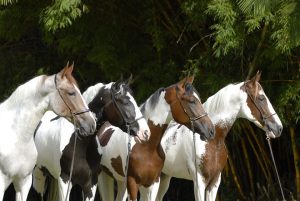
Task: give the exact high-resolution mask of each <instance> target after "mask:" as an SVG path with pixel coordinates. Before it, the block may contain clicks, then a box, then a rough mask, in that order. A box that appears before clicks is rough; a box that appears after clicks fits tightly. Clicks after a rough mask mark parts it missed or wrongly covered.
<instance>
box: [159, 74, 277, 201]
mask: <svg viewBox="0 0 300 201" xmlns="http://www.w3.org/2000/svg"><path fill="white" fill-rule="evenodd" d="M260 75H261V74H260V73H259V72H258V73H257V74H256V75H255V76H254V77H253V78H252V79H251V80H249V81H246V82H241V83H238V84H230V85H227V86H226V87H224V88H223V89H221V90H220V91H218V92H217V93H216V94H215V95H213V96H211V97H209V98H208V100H207V101H206V102H205V103H204V104H203V105H204V108H205V110H206V111H207V112H208V115H209V117H210V118H211V120H212V122H213V123H214V125H215V128H216V136H215V138H214V139H210V140H208V141H207V142H205V141H202V140H201V139H199V138H196V141H195V142H194V141H193V135H192V133H191V132H190V131H189V129H187V128H186V127H185V126H180V125H178V124H176V123H174V124H171V125H170V126H169V128H168V129H167V130H166V132H165V135H164V136H163V139H162V141H161V145H162V147H163V149H164V153H165V155H166V160H165V163H164V167H163V170H162V172H163V173H162V175H161V183H160V187H159V192H158V195H157V199H156V201H162V200H163V196H164V194H165V193H166V191H167V189H168V186H169V182H170V179H171V177H177V178H182V179H188V180H192V181H193V182H194V193H195V200H196V201H214V200H215V199H216V195H217V191H218V187H219V185H220V181H221V172H222V170H223V168H224V166H225V164H226V161H227V149H226V145H225V138H226V136H227V134H228V132H229V130H230V128H231V127H232V125H233V123H234V122H235V120H236V119H237V118H245V119H248V120H249V121H251V122H253V123H254V124H255V125H257V126H258V127H259V128H261V129H263V130H264V131H265V132H266V135H267V136H268V137H270V138H275V137H279V136H280V134H281V131H282V124H281V121H280V119H279V117H278V116H277V114H276V112H275V111H274V109H273V107H272V104H271V103H270V101H269V99H268V97H267V96H266V94H265V93H264V90H263V88H262V86H261V85H260V84H259V82H258V81H259V79H260ZM194 143H195V146H196V147H195V148H196V167H197V169H196V170H195V149H194ZM153 196H155V192H153Z"/></svg>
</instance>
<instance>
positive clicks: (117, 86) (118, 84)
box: [111, 80, 122, 91]
mask: <svg viewBox="0 0 300 201" xmlns="http://www.w3.org/2000/svg"><path fill="white" fill-rule="evenodd" d="M121 83H122V80H117V81H116V82H114V83H113V84H112V86H111V89H112V90H114V91H118V90H119V88H120V85H121Z"/></svg>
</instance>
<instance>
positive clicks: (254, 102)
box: [245, 84, 277, 124]
mask: <svg viewBox="0 0 300 201" xmlns="http://www.w3.org/2000/svg"><path fill="white" fill-rule="evenodd" d="M245 91H246V93H247V95H248V96H249V97H250V99H251V101H252V103H253V104H254V105H255V107H256V108H257V110H258V111H259V113H260V115H261V116H262V119H263V122H264V124H266V121H267V120H268V119H269V118H270V117H272V116H274V115H276V114H277V113H276V112H275V113H273V114H269V115H264V113H263V111H262V110H261V108H260V107H259V105H258V104H257V103H256V101H255V100H254V98H253V97H252V96H251V94H250V92H249V89H248V88H247V85H246V84H245Z"/></svg>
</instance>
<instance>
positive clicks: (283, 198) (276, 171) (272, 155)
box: [266, 136, 286, 201]
mask: <svg viewBox="0 0 300 201" xmlns="http://www.w3.org/2000/svg"><path fill="white" fill-rule="evenodd" d="M266 140H267V141H268V145H269V149H270V155H271V158H272V162H273V165H274V170H275V173H276V177H277V180H278V183H279V187H280V192H281V196H282V200H283V201H286V199H285V197H284V193H283V189H282V185H281V181H280V178H279V174H278V170H277V166H276V162H275V158H274V154H273V150H272V146H271V139H270V137H268V136H267V138H266Z"/></svg>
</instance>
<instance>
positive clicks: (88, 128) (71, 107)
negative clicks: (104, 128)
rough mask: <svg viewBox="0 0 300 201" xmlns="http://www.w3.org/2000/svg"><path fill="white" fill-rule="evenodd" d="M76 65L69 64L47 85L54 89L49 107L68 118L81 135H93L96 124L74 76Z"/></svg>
mask: <svg viewBox="0 0 300 201" xmlns="http://www.w3.org/2000/svg"><path fill="white" fill-rule="evenodd" d="M73 68H74V64H72V65H71V66H69V63H67V65H66V66H65V67H64V68H63V69H62V70H61V71H60V72H59V73H57V74H55V75H54V80H53V82H54V85H53V82H52V81H51V82H52V83H51V84H50V83H49V84H46V86H47V87H50V86H51V87H52V88H54V90H53V93H51V94H50V101H49V107H50V108H52V110H53V111H54V112H55V113H56V114H57V115H59V116H63V117H66V118H67V119H68V120H69V121H71V122H72V123H74V125H75V126H76V127H77V128H78V129H79V131H80V134H81V135H90V134H93V133H94V131H95V129H96V122H95V119H94V117H93V115H92V113H91V112H90V111H89V108H88V106H87V104H86V102H85V100H84V99H83V97H82V95H81V93H80V90H79V88H78V86H77V83H76V80H75V78H74V77H73V76H72V71H73Z"/></svg>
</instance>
